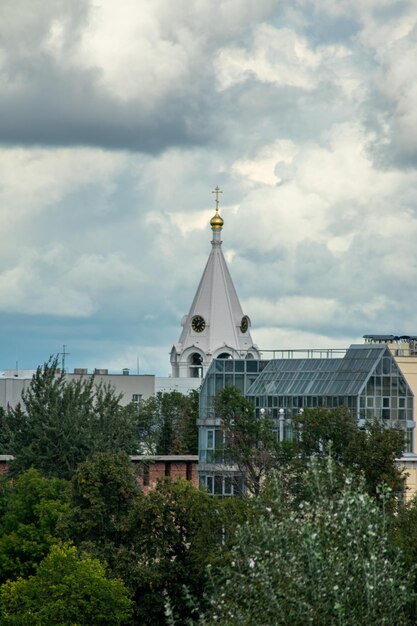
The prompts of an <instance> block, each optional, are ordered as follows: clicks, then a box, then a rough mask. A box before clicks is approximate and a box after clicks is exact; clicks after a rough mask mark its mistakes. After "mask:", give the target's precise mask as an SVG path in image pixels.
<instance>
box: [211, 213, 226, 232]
mask: <svg viewBox="0 0 417 626" xmlns="http://www.w3.org/2000/svg"><path fill="white" fill-rule="evenodd" d="M223 224H224V222H223V220H222V218H221V217H220V215H219V209H216V214H215V215H214V216H213V217H212V218H211V220H210V226H211V227H212V229H213V230H220V229H221V228H222V227H223Z"/></svg>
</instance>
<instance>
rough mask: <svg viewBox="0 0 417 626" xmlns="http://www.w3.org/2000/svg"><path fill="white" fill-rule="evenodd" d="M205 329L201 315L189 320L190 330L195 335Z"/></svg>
mask: <svg viewBox="0 0 417 626" xmlns="http://www.w3.org/2000/svg"><path fill="white" fill-rule="evenodd" d="M205 327H206V322H205V320H204V317H201V315H194V317H193V319H192V320H191V328H192V329H193V331H194V332H195V333H202V332H203V330H204V329H205Z"/></svg>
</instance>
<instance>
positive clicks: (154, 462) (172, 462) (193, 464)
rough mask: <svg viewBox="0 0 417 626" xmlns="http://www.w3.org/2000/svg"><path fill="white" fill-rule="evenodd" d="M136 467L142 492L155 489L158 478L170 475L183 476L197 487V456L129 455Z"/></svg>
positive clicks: (174, 477) (173, 477)
mask: <svg viewBox="0 0 417 626" xmlns="http://www.w3.org/2000/svg"><path fill="white" fill-rule="evenodd" d="M130 458H131V460H132V462H133V463H134V464H135V466H136V468H137V475H138V482H139V484H140V486H141V487H142V488H143V490H144V492H145V493H146V492H147V491H150V490H151V489H155V487H156V485H157V482H158V480H161V479H164V478H165V477H170V478H172V480H178V479H179V478H184V479H185V480H189V481H190V482H191V483H192V484H193V485H194V487H196V488H198V472H197V463H198V456H197V455H194V454H185V455H136V456H131V457H130Z"/></svg>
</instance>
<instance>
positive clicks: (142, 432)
mask: <svg viewBox="0 0 417 626" xmlns="http://www.w3.org/2000/svg"><path fill="white" fill-rule="evenodd" d="M197 400H198V397H197V394H191V395H190V396H188V397H187V396H182V395H181V394H178V393H177V392H173V393H171V394H159V395H158V396H157V397H156V398H152V399H151V400H148V401H145V402H144V403H143V404H142V406H141V407H140V408H139V410H138V407H136V406H134V405H129V406H128V407H122V406H121V404H120V398H118V397H117V396H116V395H115V394H114V392H113V391H112V390H111V389H109V388H107V387H98V389H94V381H93V380H92V379H90V378H89V379H86V380H84V379H81V380H79V381H76V382H73V383H68V382H66V381H65V379H64V378H63V377H62V375H61V374H60V373H59V372H57V370H56V363H55V362H51V363H49V364H46V365H45V366H44V367H43V368H39V369H38V371H37V374H36V376H35V378H34V380H33V381H32V384H31V385H30V386H29V388H28V389H27V391H26V392H25V393H24V394H23V402H22V406H21V407H17V408H16V409H15V410H11V411H0V428H1V440H0V441H1V445H2V446H3V451H7V452H13V453H15V454H16V462H15V463H14V466H13V471H12V473H10V474H9V475H8V476H6V477H4V478H3V479H2V480H1V481H0V623H1V624H5V626H7V625H10V626H15V625H16V626H17V625H18V624H19V625H21V626H25V625H28V626H29V625H30V626H32V625H34V626H70V625H71V626H81V625H82V624H92V625H94V624H97V625H99V624H100V625H101V624H103V625H104V624H109V625H110V624H115V625H120V626H122V625H126V626H127V625H133V624H138V625H139V624H140V625H141V626H163V625H164V624H167V625H172V624H175V625H176V626H188V625H189V624H192V623H195V624H200V626H208V625H210V626H212V625H213V624H222V625H225V626H235V625H236V626H241V625H242V626H252V625H256V626H262V624H265V625H266V624H268V625H269V624H277V625H278V624H294V625H295V626H297V625H298V624H300V626H301V624H306V623H309V624H313V625H317V626H319V625H321V624H341V625H342V624H343V626H345V625H346V626H349V625H350V624H351V625H352V626H353V625H354V624H355V625H358V626H361V625H362V624H363V626H365V625H366V626H368V625H373V624H375V625H377V624H378V626H379V625H380V624H399V625H401V624H404V625H405V624H407V625H408V624H409V625H410V626H411V624H415V623H416V621H417V611H416V605H415V598H416V594H415V591H414V590H415V588H417V585H416V583H417V579H416V575H415V566H416V563H417V548H416V545H417V504H416V502H415V501H412V502H411V503H406V504H404V503H403V502H402V500H401V499H400V498H397V497H396V495H397V493H398V492H399V491H400V490H401V488H402V486H403V476H402V475H401V472H400V471H399V470H398V468H397V466H396V464H395V458H396V457H397V456H398V455H399V454H400V452H401V449H402V445H403V438H402V433H401V432H399V431H396V430H394V429H386V428H384V427H382V426H381V425H379V424H377V423H371V424H368V425H367V427H366V429H364V430H361V429H359V428H358V427H357V424H356V422H355V421H354V420H353V419H352V417H351V416H350V414H349V413H348V411H347V410H346V409H344V408H339V409H336V410H327V409H314V410H308V411H305V412H304V413H303V414H302V415H300V416H299V418H298V424H296V426H295V430H296V432H298V433H301V436H299V437H296V438H295V439H294V440H293V441H290V442H280V441H279V440H278V439H279V438H277V435H276V432H274V424H273V422H272V421H271V419H270V417H269V416H268V414H267V413H265V414H263V415H261V416H260V418H259V419H254V417H253V407H252V405H251V404H250V403H249V402H247V400H246V399H245V398H243V397H242V396H241V394H239V392H238V391H237V390H236V389H231V388H228V389H225V390H224V391H223V392H221V393H220V394H219V397H218V399H217V401H216V411H217V412H218V415H219V416H220V415H221V416H222V418H223V429H224V437H225V444H226V446H227V449H228V451H229V452H230V453H231V454H232V455H233V458H234V459H235V462H236V464H237V465H238V467H239V469H240V470H241V472H242V474H243V475H244V477H245V480H246V482H247V484H248V486H249V489H250V492H251V494H252V497H244V496H243V497H239V498H238V497H237V498H232V499H227V498H226V499H218V498H215V497H211V496H209V495H208V494H207V493H205V492H204V491H199V490H197V489H195V488H194V487H193V486H192V485H191V484H190V483H189V482H186V481H183V480H180V481H178V482H173V481H172V480H171V479H169V478H166V479H164V480H162V481H160V482H159V484H158V486H157V488H156V489H155V490H154V491H151V492H150V493H149V494H148V495H144V494H143V493H142V491H141V489H140V488H139V483H138V480H137V476H136V475H135V469H134V466H133V465H132V463H131V462H130V461H129V457H128V453H129V452H131V451H135V452H136V451H137V450H140V451H141V452H148V453H149V452H155V453H156V452H160V453H162V452H164V453H174V452H192V451H195V450H196V432H197V430H196V424H195V422H196V417H197V410H198V407H197ZM381 483H384V485H385V486H384V487H381Z"/></svg>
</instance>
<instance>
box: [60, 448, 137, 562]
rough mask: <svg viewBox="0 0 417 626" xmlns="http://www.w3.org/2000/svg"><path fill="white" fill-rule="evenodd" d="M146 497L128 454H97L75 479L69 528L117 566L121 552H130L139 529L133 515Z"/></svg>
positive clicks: (75, 537) (87, 546) (85, 545)
mask: <svg viewBox="0 0 417 626" xmlns="http://www.w3.org/2000/svg"><path fill="white" fill-rule="evenodd" d="M143 498H144V496H143V495H142V494H141V492H140V489H139V486H138V482H137V480H136V477H135V475H134V470H133V468H132V464H131V462H130V461H129V458H128V456H127V455H125V454H123V453H119V454H112V453H110V452H101V453H96V454H95V455H93V456H92V457H91V458H89V459H88V460H87V461H84V462H83V463H80V465H79V466H78V468H77V470H76V472H75V474H74V476H73V478H72V482H71V498H70V508H71V512H70V514H69V515H68V516H67V519H66V531H67V533H68V534H69V536H70V537H71V539H72V540H73V541H74V542H75V543H76V544H77V545H78V546H80V547H81V548H83V549H86V550H87V551H89V552H90V553H92V554H93V555H94V556H97V557H99V558H101V559H102V560H105V561H106V562H107V563H108V564H109V565H110V567H111V568H114V567H115V563H116V562H117V560H118V558H120V552H121V551H123V552H126V551H129V546H130V544H131V543H132V541H133V539H132V537H134V534H135V532H136V529H135V522H134V519H133V516H134V514H135V511H136V508H137V506H138V500H141V499H143Z"/></svg>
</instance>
